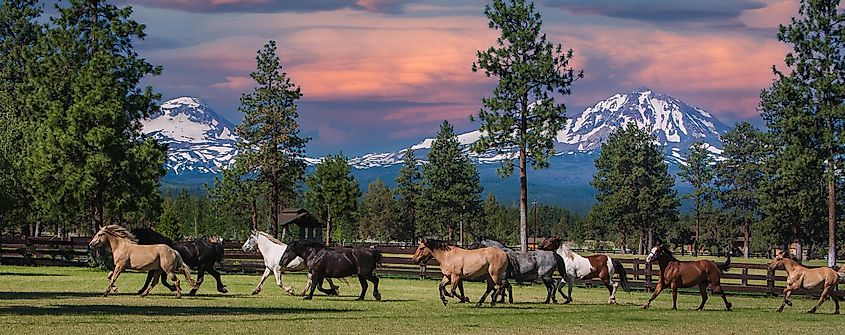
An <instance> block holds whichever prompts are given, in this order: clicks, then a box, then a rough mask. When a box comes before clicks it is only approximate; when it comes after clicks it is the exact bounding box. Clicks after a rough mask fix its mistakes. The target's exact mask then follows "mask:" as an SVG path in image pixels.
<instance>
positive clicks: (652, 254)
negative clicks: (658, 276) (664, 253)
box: [645, 247, 657, 263]
mask: <svg viewBox="0 0 845 335" xmlns="http://www.w3.org/2000/svg"><path fill="white" fill-rule="evenodd" d="M656 252H657V247H653V248H651V251H649V253H648V257H646V258H645V261H646V263H651V261H653V260H654V256H655V253H656Z"/></svg>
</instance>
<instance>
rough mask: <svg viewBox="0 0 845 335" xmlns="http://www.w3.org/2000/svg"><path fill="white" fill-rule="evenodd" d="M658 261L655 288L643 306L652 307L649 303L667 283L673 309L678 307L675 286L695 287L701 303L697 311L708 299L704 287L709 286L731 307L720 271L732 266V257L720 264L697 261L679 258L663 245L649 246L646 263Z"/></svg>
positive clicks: (726, 305)
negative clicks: (658, 275)
mask: <svg viewBox="0 0 845 335" xmlns="http://www.w3.org/2000/svg"><path fill="white" fill-rule="evenodd" d="M654 261H657V263H658V264H659V265H660V277H659V280H658V281H657V287H655V288H654V293H653V294H652V295H651V299H648V302H646V303H645V305H643V308H648V307H649V306H651V302H652V301H654V299H655V298H657V295H659V294H660V292H661V291H663V289H664V288H666V286H669V287H671V288H672V309H675V310H676V309H678V288H686V287H695V286H698V289H699V290H700V291H701V305H698V310H702V309H704V303H705V302H707V288H708V287H709V288H710V289H711V290H713V293H716V294H718V295H720V296H721V297H722V300H724V301H725V308H726V309H727V310H731V303H729V302H728V298H727V297H725V291H724V290H722V284H721V278H722V272H723V271H728V269H730V267H731V258H730V256H728V260H727V261H725V263H722V264H718V265H717V264H716V262H713V261H708V260H703V259H702V260H697V261H679V260H678V259H677V258H675V256H673V255H672V252H671V251H669V249H668V248H666V247H665V246H664V245H662V244H658V245H657V246H655V247H654V248H651V252H650V253H649V254H648V257H647V258H646V262H647V263H651V262H654Z"/></svg>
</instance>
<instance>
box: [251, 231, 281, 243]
mask: <svg viewBox="0 0 845 335" xmlns="http://www.w3.org/2000/svg"><path fill="white" fill-rule="evenodd" d="M258 234H259V235H261V236H264V237H265V238H267V239H268V240H270V242H273V243H276V244H278V245H287V244H286V243H284V242H282V241H279V240H277V239H276V238H275V237H273V235H270V234H268V233H265V232H263V231H259V232H258Z"/></svg>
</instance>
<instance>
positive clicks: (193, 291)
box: [188, 267, 205, 295]
mask: <svg viewBox="0 0 845 335" xmlns="http://www.w3.org/2000/svg"><path fill="white" fill-rule="evenodd" d="M204 279H205V269H204V268H202V267H200V269H199V271H198V272H197V283H196V285H194V287H192V288H191V291H190V292H188V295H195V294H197V290H199V289H200V285H202V281H203V280H204Z"/></svg>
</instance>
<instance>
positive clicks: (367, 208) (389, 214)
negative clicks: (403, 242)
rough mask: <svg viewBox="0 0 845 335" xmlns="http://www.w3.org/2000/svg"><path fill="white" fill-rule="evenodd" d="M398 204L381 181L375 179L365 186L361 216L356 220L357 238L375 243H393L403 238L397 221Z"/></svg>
mask: <svg viewBox="0 0 845 335" xmlns="http://www.w3.org/2000/svg"><path fill="white" fill-rule="evenodd" d="M397 209H398V202H397V201H396V199H394V198H393V192H392V191H391V190H390V188H389V187H387V185H386V184H385V183H384V182H383V181H382V180H381V179H376V180H375V181H373V182H372V183H370V185H368V186H367V193H365V194H364V198H363V200H362V202H361V216H360V218H359V220H358V222H359V224H358V237H359V238H362V239H374V240H377V241H384V242H388V241H394V240H398V238H397V237H401V236H403V233H404V232H402V229H401V223H400V222H399V220H398V216H399V213H398V211H397Z"/></svg>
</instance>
